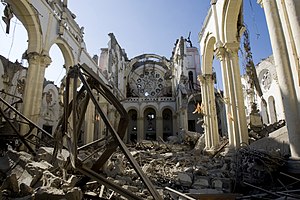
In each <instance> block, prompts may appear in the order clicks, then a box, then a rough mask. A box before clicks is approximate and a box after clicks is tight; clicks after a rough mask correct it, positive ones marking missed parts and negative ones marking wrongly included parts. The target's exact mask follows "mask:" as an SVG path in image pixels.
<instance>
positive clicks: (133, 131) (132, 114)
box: [127, 109, 137, 143]
mask: <svg viewBox="0 0 300 200" xmlns="http://www.w3.org/2000/svg"><path fill="white" fill-rule="evenodd" d="M128 115H129V123H128V129H127V134H128V141H129V142H134V143H136V142H137V111H136V110H133V109H131V110H129V112H128Z"/></svg>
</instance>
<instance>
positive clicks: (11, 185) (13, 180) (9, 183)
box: [1, 174, 19, 194]
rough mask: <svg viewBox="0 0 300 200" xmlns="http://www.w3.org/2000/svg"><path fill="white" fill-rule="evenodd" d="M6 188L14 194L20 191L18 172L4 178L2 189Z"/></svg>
mask: <svg viewBox="0 0 300 200" xmlns="http://www.w3.org/2000/svg"><path fill="white" fill-rule="evenodd" d="M5 189H6V190H9V191H11V192H12V193H13V194H17V193H19V184H18V180H17V176H16V174H12V175H10V176H8V177H7V178H6V179H5V180H4V182H3V184H2V186H1V191H2V190H5Z"/></svg>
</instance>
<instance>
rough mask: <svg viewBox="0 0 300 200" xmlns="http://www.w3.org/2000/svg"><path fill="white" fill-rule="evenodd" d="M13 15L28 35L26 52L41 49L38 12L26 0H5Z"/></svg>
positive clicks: (39, 50)
mask: <svg viewBox="0 0 300 200" xmlns="http://www.w3.org/2000/svg"><path fill="white" fill-rule="evenodd" d="M5 2H6V3H8V4H9V5H10V6H11V8H12V10H13V13H14V15H15V17H17V18H18V19H19V20H20V22H21V23H22V24H23V26H24V27H25V29H26V31H27V36H28V49H27V53H31V52H38V53H40V52H41V51H42V28H41V24H40V20H39V17H38V16H39V13H37V11H36V10H35V9H34V8H33V6H32V5H31V4H29V3H28V1H26V0H19V1H13V0H6V1H5Z"/></svg>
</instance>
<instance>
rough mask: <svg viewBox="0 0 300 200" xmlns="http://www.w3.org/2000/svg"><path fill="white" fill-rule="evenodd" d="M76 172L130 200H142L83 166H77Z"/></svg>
mask: <svg viewBox="0 0 300 200" xmlns="http://www.w3.org/2000/svg"><path fill="white" fill-rule="evenodd" d="M77 170H78V171H79V172H81V173H82V174H83V175H85V176H88V177H90V178H92V179H94V180H96V181H97V182H98V183H100V184H102V185H105V186H106V187H108V188H110V189H112V190H113V191H115V192H117V193H118V194H120V195H122V196H124V197H126V198H128V199H132V200H142V198H141V197H138V196H136V195H135V194H133V193H131V192H129V191H128V190H126V189H124V188H122V187H120V186H118V185H116V184H114V183H113V182H111V181H109V180H107V179H106V178H104V177H102V176H101V175H100V174H98V173H96V172H94V171H93V170H91V169H89V168H87V167H84V166H77Z"/></svg>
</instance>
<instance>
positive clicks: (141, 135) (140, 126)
mask: <svg viewBox="0 0 300 200" xmlns="http://www.w3.org/2000/svg"><path fill="white" fill-rule="evenodd" d="M136 137H137V142H140V141H142V140H144V139H145V131H144V118H143V117H141V116H138V117H137V136H136Z"/></svg>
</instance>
